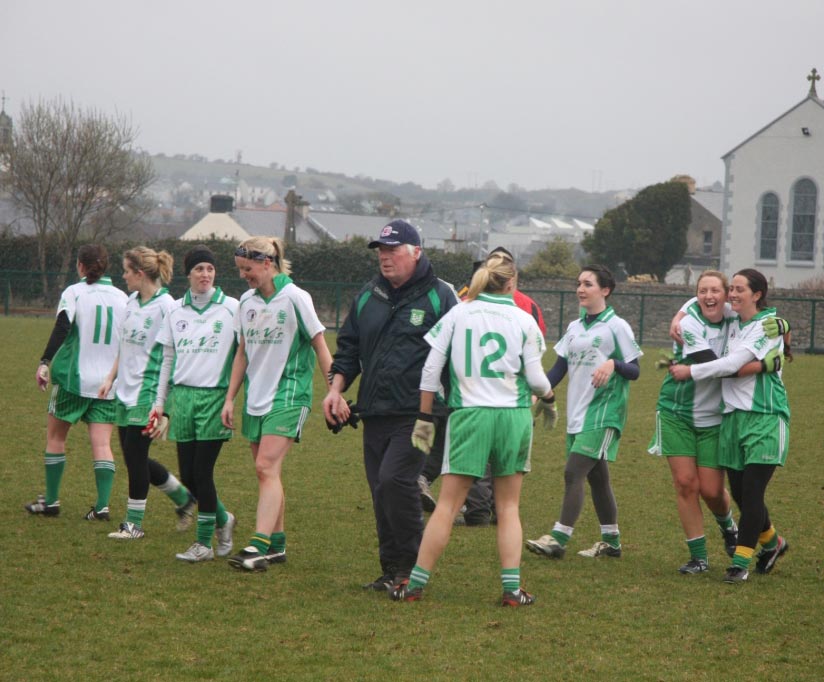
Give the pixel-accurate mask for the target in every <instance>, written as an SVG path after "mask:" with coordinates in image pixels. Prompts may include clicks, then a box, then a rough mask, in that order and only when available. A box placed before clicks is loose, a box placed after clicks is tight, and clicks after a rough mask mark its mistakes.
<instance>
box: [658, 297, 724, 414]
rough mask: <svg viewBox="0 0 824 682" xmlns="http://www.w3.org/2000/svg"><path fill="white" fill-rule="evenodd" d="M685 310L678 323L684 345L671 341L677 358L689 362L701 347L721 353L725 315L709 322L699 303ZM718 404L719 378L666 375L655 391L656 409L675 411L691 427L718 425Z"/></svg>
mask: <svg viewBox="0 0 824 682" xmlns="http://www.w3.org/2000/svg"><path fill="white" fill-rule="evenodd" d="M685 312H686V316H685V317H684V318H682V319H681V322H680V327H681V338H682V339H683V340H684V345H683V347H682V346H681V345H680V344H677V343H675V344H673V354H674V355H675V359H676V361H677V362H679V363H683V364H685V365H692V364H694V363H693V360H692V359H691V358H690V357H688V356H690V355H692V354H693V353H698V352H699V351H702V350H711V351H712V352H713V353H715V356H716V357H719V358H720V357H721V355H722V354H723V352H724V345H725V343H726V339H727V325H728V323H729V320H728V319H727V318H724V319H722V320H721V322H710V321H709V320H708V319H707V318H706V317H704V316H703V315H702V314H701V307H700V306H699V305H698V303H692V304H691V305H689V306H688V307H687V308H686V310H685ZM721 407H722V402H721V381H720V380H719V379H702V380H701V381H695V380H694V379H689V380H687V381H676V380H675V379H673V378H672V377H671V376H670V375H669V374H667V376H666V377H665V378H664V383H663V385H662V386H661V392H660V393H659V394H658V405H657V409H658V410H663V411H665V412H669V413H671V414H674V415H676V416H677V417H679V418H680V419H682V420H684V421H685V422H686V423H688V424H690V425H691V426H693V427H701V428H704V427H707V426H715V425H717V424H720V423H721Z"/></svg>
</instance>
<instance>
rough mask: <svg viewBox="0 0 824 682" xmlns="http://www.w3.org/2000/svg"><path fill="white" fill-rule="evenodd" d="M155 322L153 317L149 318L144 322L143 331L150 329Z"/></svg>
mask: <svg viewBox="0 0 824 682" xmlns="http://www.w3.org/2000/svg"><path fill="white" fill-rule="evenodd" d="M153 322H154V320H153V319H152V318H151V317H147V318H146V319H145V320H143V329H150V328H151V326H152V323H153Z"/></svg>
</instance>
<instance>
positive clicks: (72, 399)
mask: <svg viewBox="0 0 824 682" xmlns="http://www.w3.org/2000/svg"><path fill="white" fill-rule="evenodd" d="M49 414H50V415H51V416H52V417H54V418H55V419H59V420H60V421H64V422H68V423H69V424H77V422H79V421H81V420H82V421H84V422H85V423H86V424H113V423H114V417H115V409H114V400H101V399H100V398H84V397H83V396H82V395H77V394H75V393H71V392H69V391H67V390H66V389H65V388H61V387H60V386H58V385H57V384H55V385H54V387H53V388H52V392H51V397H50V398H49Z"/></svg>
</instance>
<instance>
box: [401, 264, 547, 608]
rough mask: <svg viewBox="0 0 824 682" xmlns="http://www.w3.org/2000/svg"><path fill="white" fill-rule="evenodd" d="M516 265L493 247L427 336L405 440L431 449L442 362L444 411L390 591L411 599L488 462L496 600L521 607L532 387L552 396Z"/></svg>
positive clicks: (526, 601)
mask: <svg viewBox="0 0 824 682" xmlns="http://www.w3.org/2000/svg"><path fill="white" fill-rule="evenodd" d="M516 274H517V273H516V270H515V264H514V263H513V262H512V259H510V258H507V257H505V256H503V255H502V254H492V255H491V256H490V257H489V258H488V259H487V260H486V262H485V263H484V264H483V265H482V266H481V267H480V268H479V269H478V270H477V271H476V272H475V274H474V275H473V276H472V282H471V284H470V287H469V292H468V294H467V302H466V303H463V304H461V305H458V306H455V307H454V308H452V309H451V310H450V311H449V312H448V313H447V314H446V315H444V317H443V318H441V320H440V321H439V322H438V323H437V324H436V325H435V326H434V327H433V328H432V329H431V330H430V331H429V333H428V334H427V335H426V336H425V338H426V340H427V342H428V343H429V344H430V346H431V349H430V351H429V355H428V357H427V359H426V364H425V365H424V369H423V374H422V376H421V384H420V387H421V403H420V415H419V417H418V420H417V422H416V423H415V428H414V431H413V432H412V444H413V445H415V447H417V448H419V449H420V450H422V451H423V452H425V453H427V454H428V453H429V451H430V449H431V447H432V444H433V443H434V439H435V426H434V423H433V419H432V403H433V400H434V397H435V394H436V392H437V391H438V389H439V386H440V378H441V372H442V371H443V369H444V367H445V366H446V365H447V364H448V366H449V374H450V377H451V386H450V391H449V397H448V404H449V406H450V407H451V408H452V410H453V411H452V413H451V414H450V416H449V421H448V423H447V427H446V442H445V447H444V456H443V469H442V474H443V482H442V484H441V493H440V496H439V497H438V503H437V505H436V507H435V511H434V512H433V513H432V517H431V518H430V519H429V523H428V524H427V526H426V529H425V530H424V534H423V539H422V541H421V546H420V550H419V552H418V558H417V562H416V565H415V567H414V568H413V569H412V572H411V573H410V576H409V579H408V580H404V581H402V582H401V583H400V584H399V585H397V586H395V587H394V588H393V589H392V590H390V593H389V596H390V598H392V599H394V600H395V601H416V600H418V599H420V598H421V597H422V596H423V588H424V586H425V585H426V584H427V582H428V581H429V575H430V572H431V571H432V569H433V568H434V566H435V562H436V561H437V560H438V558H439V557H440V555H441V554H442V553H443V550H444V548H445V547H446V544H447V543H448V542H449V536H450V534H451V532H452V520H453V519H454V518H455V515H456V514H457V513H458V511H459V510H460V508H461V505H462V504H463V503H464V500H465V499H466V495H467V492H468V491H469V488H470V487H471V486H472V483H473V481H474V480H475V479H477V478H481V477H483V476H484V473H485V471H486V469H487V465H488V464H489V465H490V467H491V472H492V477H493V486H494V490H495V508H496V511H497V516H498V530H497V537H498V554H499V557H500V560H501V582H502V583H503V596H502V598H501V604H502V605H503V606H528V605H530V604H532V603H534V601H535V598H534V597H533V596H532V595H531V594H529V593H528V592H526V591H525V590H523V589H522V588H521V578H520V575H521V568H520V566H521V544H522V537H523V536H522V530H521V519H520V513H519V506H520V496H521V485H522V483H523V475H524V474H525V473H527V472H528V471H529V470H530V453H531V450H532V413H531V409H530V408H531V407H532V393H533V392H534V393H535V394H536V395H538V396H540V397H541V398H542V399H547V400H548V399H551V398H552V397H553V394H552V387H551V386H550V384H549V381H548V380H547V378H546V376H545V375H544V372H543V369H542V367H541V356H542V355H543V353H544V350H545V348H546V347H545V345H544V338H543V335H542V334H541V330H540V329H539V328H538V325H537V323H536V322H535V320H534V318H533V317H532V316H531V315H530V314H529V313H526V312H524V311H523V310H521V309H520V308H518V306H516V305H515V303H514V302H513V300H512V294H513V291H514V289H515V281H516V279H515V278H516Z"/></svg>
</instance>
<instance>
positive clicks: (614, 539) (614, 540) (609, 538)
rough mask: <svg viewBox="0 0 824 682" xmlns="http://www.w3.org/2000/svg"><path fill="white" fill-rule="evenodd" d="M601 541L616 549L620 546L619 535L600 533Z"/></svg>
mask: <svg viewBox="0 0 824 682" xmlns="http://www.w3.org/2000/svg"><path fill="white" fill-rule="evenodd" d="M601 540H602V541H603V542H606V543H607V544H608V545H609V546H610V547H615V548H616V549H617V548H618V547H620V546H621V535H620V533H601Z"/></svg>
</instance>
